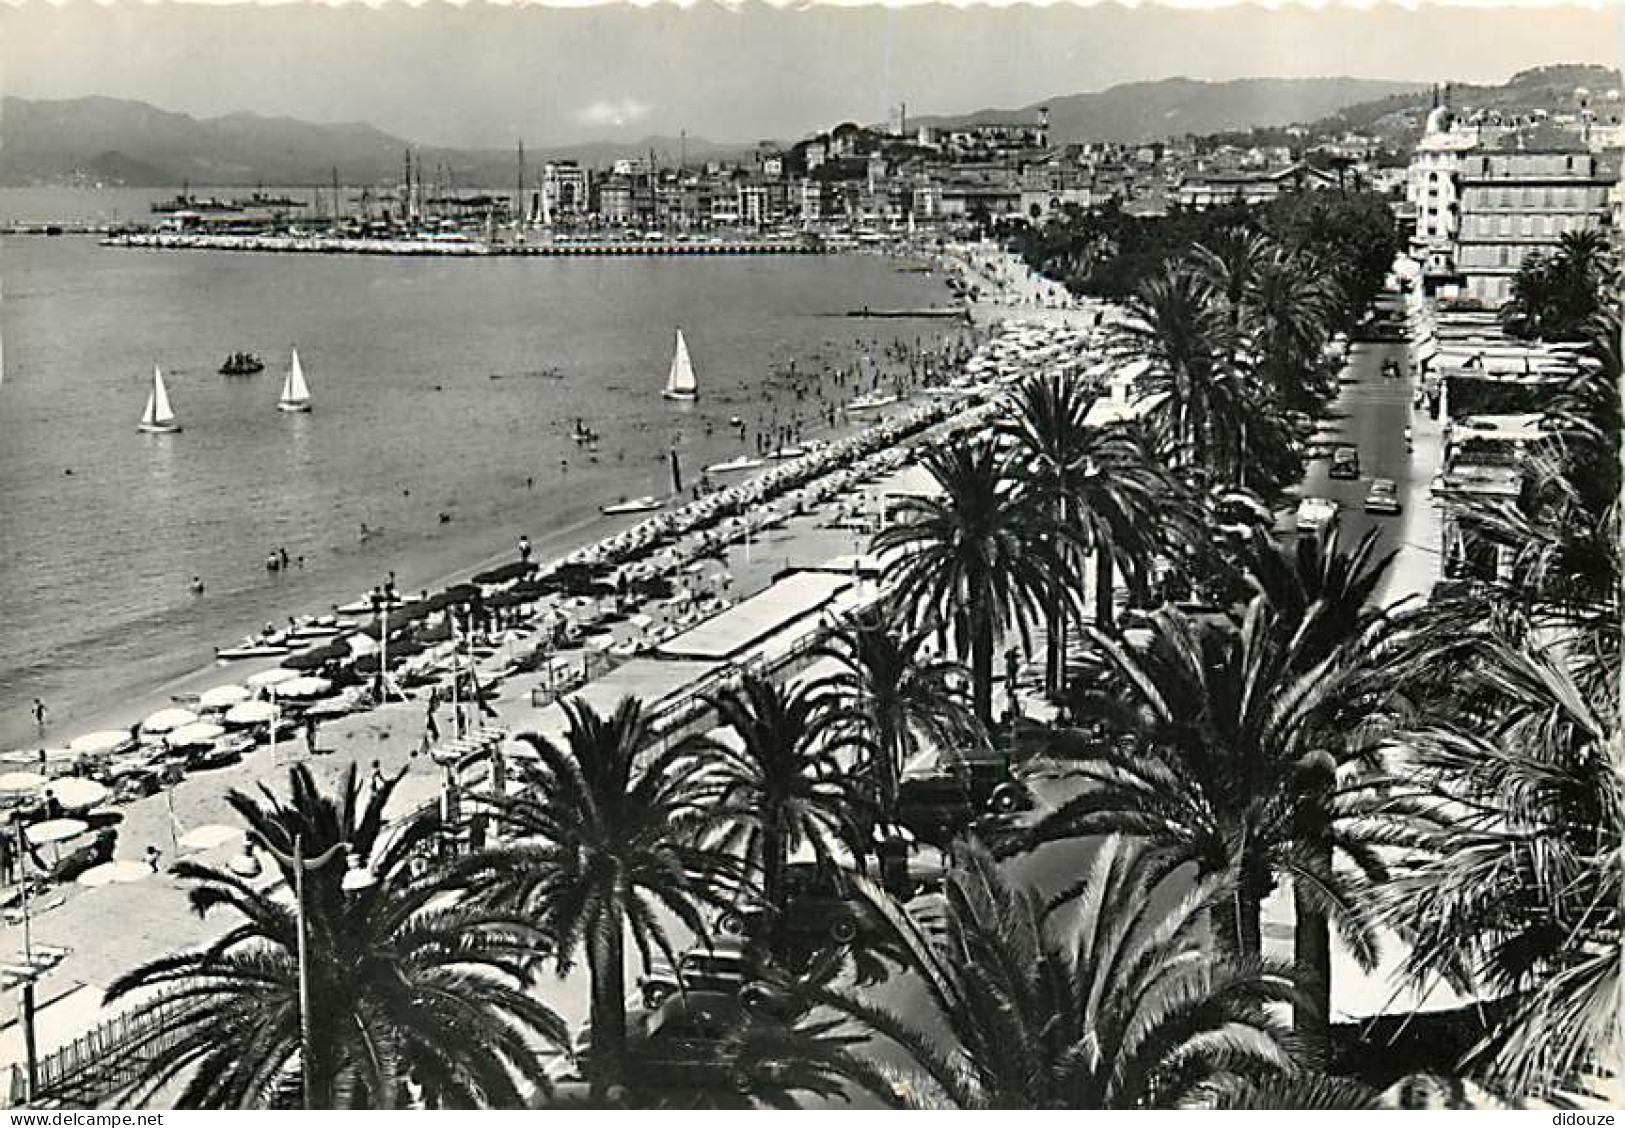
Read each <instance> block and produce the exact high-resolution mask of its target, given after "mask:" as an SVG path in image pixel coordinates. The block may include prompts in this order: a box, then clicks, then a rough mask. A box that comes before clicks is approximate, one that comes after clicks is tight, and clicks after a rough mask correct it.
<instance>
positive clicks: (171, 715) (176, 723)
mask: <svg viewBox="0 0 1625 1128" xmlns="http://www.w3.org/2000/svg"><path fill="white" fill-rule="evenodd" d="M196 720H197V714H196V713H194V712H192V710H190V709H160V710H158V711H157V712H156V713H154V714H152V716H150V717H148V718H147V719H146V720H144V721H142V722H141V731H142V732H146V733H151V734H153V735H155V736H156V735H161V734H163V733H166V732H169V731H171V730H172V729H178V728H180V727H181V726H182V725H189V724H191V723H193V722H194V721H196Z"/></svg>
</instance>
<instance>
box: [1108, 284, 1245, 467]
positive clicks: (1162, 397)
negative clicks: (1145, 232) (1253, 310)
mask: <svg viewBox="0 0 1625 1128" xmlns="http://www.w3.org/2000/svg"><path fill="white" fill-rule="evenodd" d="M1126 312H1127V314H1128V317H1127V320H1126V321H1125V322H1124V323H1123V325H1122V326H1121V327H1120V329H1119V331H1118V332H1119V348H1120V349H1121V350H1122V351H1123V352H1125V353H1126V354H1127V355H1128V356H1130V357H1134V358H1137V359H1140V360H1143V361H1145V362H1147V364H1148V366H1149V367H1148V368H1147V371H1146V373H1145V376H1144V378H1143V380H1142V383H1143V384H1144V388H1145V391H1146V392H1147V394H1148V395H1149V396H1152V397H1157V398H1156V399H1155V401H1154V402H1155V403H1156V407H1155V408H1154V410H1153V413H1152V419H1153V421H1154V422H1155V423H1156V425H1157V426H1158V427H1159V428H1160V430H1161V435H1160V441H1161V443H1162V452H1161V453H1162V454H1163V456H1164V458H1165V459H1166V460H1167V461H1168V463H1169V465H1170V466H1173V467H1175V468H1185V467H1197V468H1203V469H1205V470H1207V471H1208V472H1210V473H1213V474H1215V475H1217V476H1218V477H1220V478H1222V479H1226V480H1229V479H1232V478H1233V476H1234V471H1235V469H1236V464H1235V457H1236V453H1237V452H1238V451H1239V449H1240V446H1241V436H1242V434H1243V433H1244V429H1245V427H1246V423H1247V419H1248V417H1249V415H1250V413H1251V412H1252V408H1253V404H1252V400H1253V397H1252V395H1251V394H1250V389H1249V388H1248V386H1247V381H1246V378H1245V374H1244V373H1243V372H1242V370H1241V369H1240V367H1239V365H1238V362H1237V358H1238V355H1239V353H1238V349H1237V326H1236V324H1235V323H1233V322H1232V320H1231V317H1230V312H1229V310H1228V309H1226V307H1225V306H1224V303H1223V300H1222V299H1221V298H1220V297H1219V296H1218V295H1217V294H1216V292H1215V291H1214V289H1213V287H1212V285H1211V284H1210V283H1209V282H1208V281H1207V280H1206V279H1204V278H1203V277H1202V276H1201V275H1200V274H1199V273H1197V272H1196V271H1195V270H1192V269H1190V268H1189V267H1181V266H1177V265H1174V264H1171V263H1170V264H1168V265H1166V266H1164V267H1163V269H1162V271H1161V272H1160V273H1158V274H1154V275H1152V276H1151V277H1149V278H1147V279H1146V280H1145V282H1143V283H1142V284H1141V286H1140V288H1139V290H1138V291H1136V292H1135V294H1134V295H1133V296H1132V297H1131V298H1130V299H1129V300H1128V302H1127V303H1126Z"/></svg>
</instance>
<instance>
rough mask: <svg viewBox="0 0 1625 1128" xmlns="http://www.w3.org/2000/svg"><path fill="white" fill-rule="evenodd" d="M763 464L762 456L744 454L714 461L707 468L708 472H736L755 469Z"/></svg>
mask: <svg viewBox="0 0 1625 1128" xmlns="http://www.w3.org/2000/svg"><path fill="white" fill-rule="evenodd" d="M761 464H762V460H761V459H760V458H752V457H750V456H749V455H747V454H742V455H740V456H739V457H738V458H730V459H728V461H726V462H713V463H712V464H711V465H709V466H707V467H706V468H705V472H706V473H707V474H734V473H737V472H739V471H741V470H754V469H756V468H757V467H758V466H760V465H761Z"/></svg>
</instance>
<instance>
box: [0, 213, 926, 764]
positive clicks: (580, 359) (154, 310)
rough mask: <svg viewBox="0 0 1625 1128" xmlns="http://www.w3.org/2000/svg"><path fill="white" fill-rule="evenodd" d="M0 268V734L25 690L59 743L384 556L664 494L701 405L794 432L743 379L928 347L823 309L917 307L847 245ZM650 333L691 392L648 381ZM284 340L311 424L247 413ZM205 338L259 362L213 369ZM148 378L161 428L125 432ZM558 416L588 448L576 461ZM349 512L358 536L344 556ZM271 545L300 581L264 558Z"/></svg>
mask: <svg viewBox="0 0 1625 1128" xmlns="http://www.w3.org/2000/svg"><path fill="white" fill-rule="evenodd" d="M0 210H3V209H0ZM59 214H60V213H59ZM0 256H3V258H0V262H3V269H4V301H3V303H0V333H3V335H4V336H3V340H4V357H3V365H4V380H3V383H0V639H3V640H4V646H3V648H0V747H5V746H7V745H8V744H10V743H13V742H16V741H21V740H23V739H26V738H27V736H28V734H29V730H30V725H29V722H28V718H27V704H28V702H29V700H30V699H31V698H32V697H33V696H35V695H39V696H41V697H43V698H44V699H45V700H46V702H47V704H48V705H50V706H51V707H52V710H53V716H54V717H55V719H56V720H57V721H58V722H60V723H59V724H55V725H53V735H54V736H56V737H58V738H59V739H60V738H66V737H68V736H71V735H74V732H75V731H77V727H78V726H76V725H74V724H73V723H72V718H73V717H74V716H78V717H81V718H83V717H87V716H89V715H92V714H94V712H95V711H96V710H97V709H99V708H105V707H106V706H107V705H108V704H109V703H111V702H113V701H116V700H119V699H121V698H123V697H127V696H129V695H130V694H131V693H133V692H135V691H140V690H146V689H151V688H153V687H155V686H157V685H160V684H162V683H163V682H165V681H167V680H169V679H170V678H172V677H174V676H176V675H178V674H181V673H184V672H186V671H188V670H191V669H195V668H197V667H198V666H200V665H201V664H204V663H206V662H207V660H208V659H209V657H210V655H211V654H212V647H214V646H217V645H225V644H228V643H230V642H232V641H234V640H235V639H237V638H239V637H241V636H242V635H243V634H244V633H245V632H248V631H249V630H251V629H255V628H257V627H258V626H259V625H260V624H262V623H263V622H265V621H266V620H268V619H272V618H275V619H278V620H281V619H283V618H285V617H286V616H287V615H288V614H292V613H300V612H310V611H317V610H321V609H323V608H325V607H327V606H328V605H329V604H331V603H333V602H339V601H346V600H348V599H350V598H353V597H354V596H355V595H356V594H358V593H359V592H361V591H362V590H364V589H366V588H367V587H369V586H370V585H372V584H374V583H376V582H377V581H378V580H379V579H380V578H381V577H382V575H383V573H384V572H385V571H386V570H389V569H394V570H396V571H397V572H398V573H399V580H400V582H401V584H402V586H403V587H405V588H407V589H414V588H416V587H418V586H421V585H426V584H429V583H431V582H432V581H434V580H435V579H437V578H439V577H441V576H444V575H446V574H447V573H448V572H451V571H453V570H455V569H457V568H461V567H464V566H467V565H471V564H474V563H477V562H479V561H481V560H484V559H486V558H488V557H491V556H492V555H493V554H497V553H509V552H511V546H512V545H513V543H514V541H515V539H516V538H517V537H518V535H519V534H520V533H522V532H524V533H528V534H529V535H530V536H531V538H532V539H533V540H535V541H537V542H538V546H539V548H542V547H543V546H546V547H554V546H555V545H557V544H560V543H562V542H564V541H565V540H569V541H572V542H573V541H574V540H577V539H583V538H584V537H585V535H586V534H587V532H588V531H590V530H592V529H595V528H596V527H597V526H598V524H599V518H598V514H597V509H598V506H599V505H601V504H603V503H605V502H607V501H612V500H615V499H617V498H619V497H622V496H627V495H635V494H641V493H664V492H665V490H666V488H667V482H668V476H667V469H666V462H665V457H666V455H665V452H666V450H667V449H668V447H669V446H670V445H671V444H672V443H674V442H675V443H676V444H677V445H678V446H679V449H680V450H681V451H682V453H683V462H684V465H685V468H686V469H687V471H688V476H689V479H690V480H692V478H693V476H694V475H695V473H696V472H697V471H698V469H699V468H700V467H701V466H703V465H704V464H706V463H707V462H710V461H714V460H717V459H721V458H726V457H730V456H732V455H734V454H737V453H739V452H740V450H741V449H743V448H742V447H741V446H740V444H739V442H738V441H737V440H736V439H735V438H733V436H732V433H731V432H730V431H729V429H728V428H727V426H726V421H727V419H728V418H729V417H730V416H733V415H738V416H741V417H742V418H744V419H745V420H746V421H747V423H749V424H750V425H751V426H752V428H753V429H754V428H756V427H764V428H765V427H771V426H772V425H773V424H774V422H775V421H777V422H778V423H779V424H780V425H784V424H787V423H789V422H790V420H791V419H792V417H793V416H794V415H795V414H796V413H797V412H800V413H801V415H802V416H803V417H804V418H805V417H810V416H811V415H812V414H813V413H814V411H813V407H814V404H815V403H816V401H815V400H808V401H806V402H802V403H798V402H797V401H796V399H795V397H794V396H793V395H791V394H790V393H789V392H788V391H787V390H785V388H784V387H783V385H782V382H781V381H770V380H769V374H770V373H771V372H773V371H775V370H778V369H782V368H783V367H784V366H786V365H787V364H788V363H789V361H790V360H791V359H792V358H795V359H796V360H797V361H798V366H799V367H800V369H801V370H802V371H803V372H805V371H807V370H808V369H809V368H812V369H821V368H822V367H823V366H825V365H835V366H840V365H849V364H851V363H852V362H853V360H854V359H855V358H856V357H857V356H858V355H859V354H860V353H867V354H870V355H873V356H876V357H878V356H879V355H880V350H881V348H882V347H883V346H884V345H885V344H886V343H887V342H889V341H891V340H893V339H904V340H908V341H910V342H912V341H914V340H915V339H916V338H919V339H921V340H922V341H924V342H925V343H928V344H929V343H934V342H938V341H940V340H941V337H942V333H943V332H944V329H943V326H942V323H939V322H906V321H897V322H885V321H852V320H848V319H845V318H841V317H838V316H831V314H837V313H839V312H840V311H843V310H845V309H848V308H852V307H854V306H858V305H862V304H865V303H867V304H869V305H871V306H875V307H882V306H887V305H893V306H918V305H923V304H929V303H933V302H936V301H939V300H941V299H942V298H943V296H944V294H943V291H942V289H941V287H940V283H939V282H938V281H937V280H936V279H935V278H934V277H931V276H922V275H916V274H903V273H899V272H898V271H897V270H895V269H894V266H893V265H892V264H891V263H890V262H888V261H886V260H884V259H880V258H875V257H850V256H849V257H829V258H760V259H713V260H697V261H696V260H630V259H601V260H571V261H561V260H496V261H487V262H437V261H433V260H419V259H383V258H344V257H337V256H334V257H327V256H273V255H264V256H262V255H247V254H202V253H195V252H151V251H134V250H120V249H112V248H106V249H104V248H102V247H99V246H98V245H96V243H95V242H94V241H93V240H90V239H79V238H71V237H70V238H59V239H45V238H37V237H36V238H14V239H9V240H6V241H4V242H3V243H0ZM677 325H681V326H682V327H683V329H684V332H685V335H686V336H687V337H688V341H689V346H690V350H691V352H692V354H693V357H694V363H695V366H696V369H697V371H698V373H699V377H700V381H701V386H702V395H703V398H702V399H701V401H700V402H699V403H698V404H697V405H692V406H677V405H672V404H668V403H667V402H665V401H663V400H662V399H661V398H660V395H659V389H660V387H661V385H662V383H663V381H664V377H665V372H666V368H667V366H668V365H669V363H670V358H671V350H672V335H673V329H674V327H675V326H677ZM860 334H861V337H862V342H861V344H860V343H859V342H858V337H859V335H860ZM293 344H297V345H298V347H299V352H300V357H301V360H302V361H303V363H304V366H305V371H306V374H307V377H308V379H309V381H310V384H311V387H312V392H313V396H314V400H315V405H316V407H315V411H314V412H313V413H312V414H310V415H302V416H300V415H295V416H289V415H283V414H280V413H278V412H277V411H276V410H275V409H274V403H275V400H276V397H277V392H278V390H279V388H280V386H281V380H282V374H283V370H284V368H285V366H286V363H287V357H288V350H289V347H290V345H293ZM234 350H248V351H253V352H257V353H259V354H260V355H261V356H262V357H263V358H265V359H266V361H267V369H266V371H265V372H264V373H262V374H260V375H258V376H253V377H225V376H220V375H218V374H217V372H216V369H217V368H218V366H219V364H220V363H221V361H222V360H223V358H224V357H225V355H226V354H227V353H228V352H230V351H234ZM154 362H158V363H160V364H162V365H163V368H164V372H165V376H166V379H167V382H168V385H169V391H170V398H171V400H172V402H173V404H174V407H175V410H176V412H177V414H178V415H179V417H180V421H181V422H182V424H183V425H184V427H185V431H184V433H182V434H180V435H172V436H150V435H142V434H139V433H137V431H136V429H135V424H136V422H137V420H138V418H139V416H140V414H141V410H142V407H143V405H144V403H145V399H146V395H147V388H148V385H149V383H150V378H151V370H152V365H153V363H154ZM833 391H834V389H833V387H832V388H831V392H832V394H833ZM846 394H847V395H850V394H851V390H850V387H849V388H848V391H847V393H846ZM578 417H580V418H583V419H585V420H586V421H587V422H588V424H589V425H590V426H592V427H594V428H596V429H597V430H598V431H599V432H600V433H601V435H602V442H601V444H600V448H599V455H598V457H599V462H598V463H597V464H596V465H594V464H592V463H589V462H588V461H587V454H586V452H585V451H584V450H582V449H581V448H580V447H578V446H577V445H576V444H575V443H574V442H573V441H572V440H571V438H570V434H569V432H570V430H571V428H572V426H573V423H574V420H575V419H576V418H578ZM561 459H567V460H568V463H569V465H568V469H567V470H566V469H563V468H561V462H560V460H561ZM70 472H71V473H70ZM527 478H531V479H533V480H534V485H533V486H527V484H526V479H527ZM441 514H445V515H447V517H448V518H449V520H448V521H446V522H442V521H441V519H440V515H441ZM363 522H364V523H365V524H366V525H368V526H370V527H371V528H373V529H374V530H381V533H379V534H378V535H376V536H374V537H372V538H370V539H368V540H367V541H365V542H363V541H362V540H361V539H360V537H359V535H358V529H359V526H360V525H361V524H362V523H363ZM276 547H286V549H287V551H288V552H289V554H291V555H292V556H294V557H298V556H303V557H305V567H304V568H303V569H302V570H298V569H296V570H293V571H291V572H288V573H283V574H281V575H273V574H270V573H268V572H266V570H265V568H264V566H263V565H264V559H265V556H266V554H267V552H269V551H270V550H271V549H273V548H276ZM544 555H545V553H544ZM193 575H198V576H201V577H202V578H203V580H204V582H205V584H206V585H207V594H206V595H204V596H203V597H201V598H197V597H194V596H193V595H192V594H191V593H190V592H189V590H188V581H189V580H190V578H191V577H192V576H193Z"/></svg>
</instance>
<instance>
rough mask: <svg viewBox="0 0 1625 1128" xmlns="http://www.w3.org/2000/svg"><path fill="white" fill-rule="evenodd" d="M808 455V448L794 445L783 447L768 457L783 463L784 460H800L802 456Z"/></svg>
mask: <svg viewBox="0 0 1625 1128" xmlns="http://www.w3.org/2000/svg"><path fill="white" fill-rule="evenodd" d="M806 453H807V448H806V447H804V446H799V445H794V444H793V445H791V446H781V447H780V448H779V449H778V450H776V451H774V452H773V453H771V454H769V455H768V457H769V458H773V459H777V460H779V461H781V462H782V461H783V460H785V459H787V458H800V457H801V456H802V455H804V454H806Z"/></svg>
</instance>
